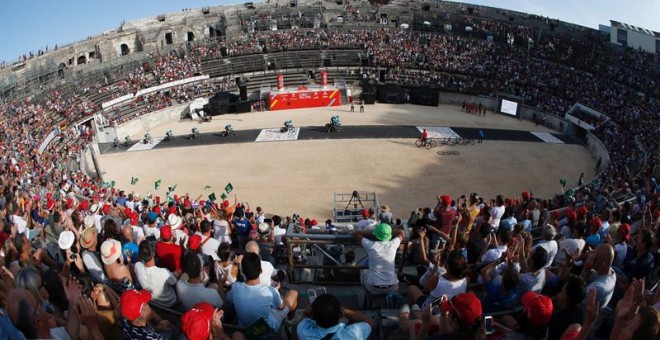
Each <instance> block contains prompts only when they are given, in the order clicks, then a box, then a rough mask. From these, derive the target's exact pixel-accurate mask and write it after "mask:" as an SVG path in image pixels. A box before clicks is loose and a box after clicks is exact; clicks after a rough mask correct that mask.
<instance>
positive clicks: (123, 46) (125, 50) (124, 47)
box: [119, 44, 131, 55]
mask: <svg viewBox="0 0 660 340" xmlns="http://www.w3.org/2000/svg"><path fill="white" fill-rule="evenodd" d="M119 49H120V55H129V54H130V53H131V48H130V47H128V45H126V44H121V46H119Z"/></svg>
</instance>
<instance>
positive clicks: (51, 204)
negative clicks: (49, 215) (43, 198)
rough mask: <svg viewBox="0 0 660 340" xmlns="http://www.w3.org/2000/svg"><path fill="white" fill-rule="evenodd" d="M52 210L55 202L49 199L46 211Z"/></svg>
mask: <svg viewBox="0 0 660 340" xmlns="http://www.w3.org/2000/svg"><path fill="white" fill-rule="evenodd" d="M53 208H55V200H54V199H52V198H49V199H48V203H46V210H53Z"/></svg>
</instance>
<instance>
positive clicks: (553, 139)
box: [532, 132, 564, 144]
mask: <svg viewBox="0 0 660 340" xmlns="http://www.w3.org/2000/svg"><path fill="white" fill-rule="evenodd" d="M532 134H533V135H534V136H536V137H538V139H540V140H542V141H544V142H546V143H551V144H564V142H562V141H561V139H559V138H557V137H555V136H553V135H551V134H549V133H547V132H532Z"/></svg>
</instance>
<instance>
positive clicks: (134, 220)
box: [131, 216, 138, 226]
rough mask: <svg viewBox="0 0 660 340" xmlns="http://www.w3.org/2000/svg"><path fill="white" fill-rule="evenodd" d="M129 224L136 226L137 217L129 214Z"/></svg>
mask: <svg viewBox="0 0 660 340" xmlns="http://www.w3.org/2000/svg"><path fill="white" fill-rule="evenodd" d="M131 225H134V226H137V225H138V219H137V217H133V216H131Z"/></svg>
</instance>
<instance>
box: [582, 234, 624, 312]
mask: <svg viewBox="0 0 660 340" xmlns="http://www.w3.org/2000/svg"><path fill="white" fill-rule="evenodd" d="M613 260H614V248H612V246H611V245H609V244H601V245H599V246H598V247H597V248H596V250H595V251H592V252H589V253H588V254H587V257H586V259H585V261H584V267H583V269H582V277H585V278H586V281H587V282H588V283H589V284H588V285H587V295H589V293H590V292H591V291H592V290H593V291H596V300H597V301H598V304H599V305H600V308H601V309H602V308H605V307H607V304H608V303H609V302H610V299H611V298H612V294H613V293H614V288H615V284H616V274H615V273H614V270H612V262H613ZM585 302H586V301H585Z"/></svg>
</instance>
